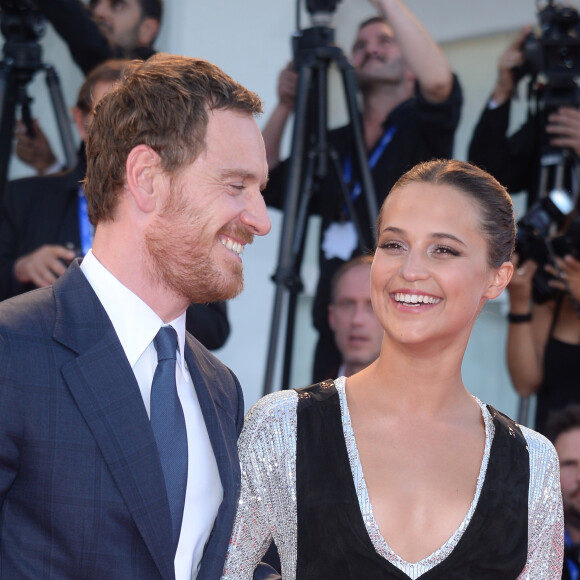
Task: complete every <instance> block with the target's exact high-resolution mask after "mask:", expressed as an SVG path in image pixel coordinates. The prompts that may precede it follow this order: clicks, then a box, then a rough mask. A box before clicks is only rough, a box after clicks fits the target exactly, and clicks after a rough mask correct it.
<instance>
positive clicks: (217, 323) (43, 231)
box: [0, 59, 230, 349]
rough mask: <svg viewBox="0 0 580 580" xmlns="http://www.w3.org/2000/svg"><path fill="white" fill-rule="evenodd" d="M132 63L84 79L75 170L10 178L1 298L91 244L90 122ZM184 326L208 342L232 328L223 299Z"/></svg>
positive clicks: (105, 67) (191, 314) (52, 274)
mask: <svg viewBox="0 0 580 580" xmlns="http://www.w3.org/2000/svg"><path fill="white" fill-rule="evenodd" d="M128 63H129V61H128V60H122V59H112V60H108V61H106V62H104V63H102V64H100V65H99V66H97V67H95V68H94V69H93V70H92V71H91V72H90V73H89V74H88V76H87V78H86V79H85V82H84V83H83V84H82V86H81V89H80V91H79V95H78V99H77V104H76V106H75V107H74V108H73V111H72V112H73V118H74V121H75V125H76V128H77V130H78V133H79V135H80V137H81V140H82V145H81V150H80V154H79V163H78V165H77V167H76V168H75V169H74V170H73V171H70V172H67V173H61V174H59V175H51V176H43V177H33V178H26V179H19V180H16V181H11V182H8V184H7V188H6V192H5V194H4V196H3V199H2V204H1V205H0V300H4V299H6V298H10V297H12V296H16V295H17V294H22V293H23V292H27V291H29V290H33V289H34V288H39V287H42V286H48V285H50V284H53V283H54V282H55V281H56V279H57V278H58V277H59V276H60V275H61V274H63V273H64V271H65V269H66V267H67V266H68V265H69V264H70V262H71V261H72V260H73V259H74V258H75V257H77V256H84V255H85V254H86V253H87V252H88V250H89V249H90V247H91V245H92V241H93V228H92V226H91V224H90V222H89V218H88V215H87V211H86V198H85V194H84V191H83V188H82V187H81V185H80V181H81V180H82V179H83V178H84V176H85V172H86V156H85V147H84V142H85V139H86V135H87V127H88V125H89V123H90V122H91V119H92V116H93V109H94V108H95V106H96V104H97V103H98V102H99V101H100V99H101V98H102V97H103V96H104V95H105V94H106V93H107V92H109V91H110V90H111V89H112V88H113V86H114V84H115V83H116V82H118V81H119V79H120V78H121V74H122V72H123V70H124V69H125V67H126V66H127V64H128ZM186 329H187V330H188V331H189V332H190V333H191V334H193V335H194V336H195V337H196V338H197V339H198V340H199V341H200V342H201V343H202V344H203V345H204V346H205V347H206V348H209V349H217V348H220V347H221V346H223V345H224V343H225V341H226V340H227V338H228V336H229V332H230V325H229V321H228V317H227V306H226V304H225V302H212V303H210V304H207V305H205V304H192V305H191V306H190V307H189V308H188V309H187V316H186Z"/></svg>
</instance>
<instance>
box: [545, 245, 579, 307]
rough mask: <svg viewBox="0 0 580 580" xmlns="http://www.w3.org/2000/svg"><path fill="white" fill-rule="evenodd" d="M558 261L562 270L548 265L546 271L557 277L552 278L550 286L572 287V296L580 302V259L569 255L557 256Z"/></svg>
mask: <svg viewBox="0 0 580 580" xmlns="http://www.w3.org/2000/svg"><path fill="white" fill-rule="evenodd" d="M556 262H557V264H558V268H559V269H560V272H558V269H557V268H554V266H552V265H550V264H547V265H546V271H547V272H549V273H550V274H552V275H553V276H555V277H556V279H555V280H550V282H549V284H550V286H551V287H552V288H556V289H558V290H568V289H570V292H571V293H572V296H573V297H574V298H575V299H576V300H577V301H579V302H580V261H578V260H577V259H576V258H574V256H570V255H568V256H564V257H563V258H556Z"/></svg>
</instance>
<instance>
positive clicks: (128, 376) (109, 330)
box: [0, 54, 270, 580]
mask: <svg viewBox="0 0 580 580" xmlns="http://www.w3.org/2000/svg"><path fill="white" fill-rule="evenodd" d="M260 110H261V103H260V100H259V98H258V97H257V95H255V94H254V93H252V92H250V91H248V90H247V89H245V88H244V87H242V86H241V85H239V84H238V83H236V82H235V81H233V80H232V79H231V78H230V77H228V76H227V75H225V74H224V73H223V72H222V71H221V70H220V69H218V68H217V67H215V66H214V65H212V64H210V63H208V62H206V61H202V60H198V59H192V58H184V57H178V56H170V55H163V54H160V55H157V56H155V57H153V58H151V59H149V60H148V61H146V62H144V63H139V62H135V63H133V64H132V65H131V66H130V69H129V71H128V74H127V75H126V77H125V79H124V80H123V81H122V82H121V83H120V84H119V85H118V86H117V87H116V89H115V90H114V91H113V92H111V93H109V94H108V95H107V96H105V97H104V98H103V99H102V100H101V102H100V103H99V106H98V107H97V109H96V111H95V116H94V119H93V122H92V124H91V127H90V130H89V135H88V140H87V161H88V167H87V178H86V181H85V184H84V185H85V194H86V197H87V202H88V214H89V217H90V219H91V221H92V223H93V224H94V225H95V226H96V229H95V235H94V241H93V247H92V250H91V251H90V252H89V253H88V254H87V256H86V257H85V258H84V259H83V261H82V263H81V264H80V263H79V262H78V261H76V262H73V264H72V265H71V266H70V267H69V268H68V269H67V271H66V272H65V273H64V274H63V275H62V276H61V277H60V278H59V279H58V280H57V281H56V282H55V284H54V286H51V287H47V288H41V289H39V290H36V291H34V292H29V293H27V294H24V295H22V296H19V297H16V298H14V299H10V300H7V301H4V302H3V303H2V304H1V305H0V368H1V369H2V370H1V371H0V465H2V468H1V469H0V514H1V518H0V522H1V524H0V538H2V539H1V543H0V568H1V569H2V571H3V573H5V575H6V576H7V577H11V578H40V577H55V578H56V577H58V578H79V577H90V578H108V579H117V578H118V579H126V578H139V579H144V578H164V579H171V578H177V579H178V580H185V579H189V578H200V579H201V578H203V580H211V579H214V578H216V579H217V578H219V577H220V574H221V571H222V566H223V560H224V558H225V553H226V549H227V545H228V541H229V535H230V532H231V525H232V521H233V517H234V511H235V507H236V503H237V499H238V492H239V477H240V475H239V462H238V459H237V452H236V439H237V435H238V433H239V431H240V429H241V426H242V419H243V400H242V394H241V389H240V386H239V383H238V381H237V379H236V377H235V375H234V374H233V373H232V372H231V371H230V370H229V369H227V368H226V367H225V366H224V365H222V364H221V363H220V362H219V361H218V360H217V359H215V358H214V357H213V356H212V355H211V354H210V353H209V352H208V351H207V350H206V349H204V348H203V347H202V346H201V345H200V344H199V343H198V342H197V341H195V339H193V338H192V337H191V336H190V335H188V334H186V332H185V310H186V308H187V306H188V305H189V303H190V302H208V301H215V300H226V299H229V298H232V297H233V296H235V295H236V294H237V293H238V292H240V291H241V289H242V285H243V276H242V258H241V255H242V252H243V250H244V247H245V245H246V244H249V243H251V242H252V240H253V237H254V236H255V235H264V234H266V233H268V231H269V230H270V221H269V218H268V214H267V212H266V208H265V205H264V201H263V199H262V195H261V190H262V188H263V187H264V185H265V182H266V179H267V165H266V157H265V149H264V143H263V140H262V137H261V134H260V131H259V129H258V126H257V124H256V122H255V120H254V115H255V114H256V113H258V112H260ZM162 335H163V336H168V335H172V336H173V340H176V343H175V342H173V343H172V344H171V342H170V343H169V344H170V346H169V347H167V348H165V347H163V346H162V345H163V343H164V340H161V338H162ZM162 351H163V352H166V353H168V354H167V355H166V354H162ZM158 358H159V362H158V360H157V359H158ZM168 359H174V360H175V362H173V361H172V360H168ZM167 363H169V364H170V366H169V367H168V366H167ZM167 368H170V371H169V372H167ZM161 369H163V370H161ZM162 377H163V378H162ZM161 384H163V387H162V388H164V389H165V388H169V387H168V386H170V385H171V384H172V387H171V388H170V390H168V391H163V392H167V393H172V395H171V396H172V397H174V401H172V402H171V404H172V405H173V407H172V409H171V410H172V412H174V414H172V415H169V414H167V413H166V409H165V408H164V410H163V411H162V412H161V411H159V409H160V407H159V405H160V402H159V398H157V399H155V398H154V394H153V393H154V392H159V391H158V389H159V388H161V387H160V385H161ZM171 389H172V391H171ZM168 399H169V396H168V397H165V398H163V397H162V398H161V404H163V405H165V404H166V402H167V400H168ZM154 415H155V417H156V421H155V425H154V421H153V417H154ZM159 416H163V418H164V420H166V419H167V421H166V422H165V423H163V429H166V431H167V433H169V432H173V431H172V430H174V429H175V433H176V435H175V438H174V440H173V441H171V440H170V442H169V443H170V445H169V446H167V445H164V443H163V437H164V435H166V433H165V434H164V432H163V429H162V430H161V431H160V429H159V427H158V425H159V419H158V417H159ZM150 418H151V421H150ZM176 425H179V427H176ZM167 447H169V450H167ZM172 447H173V448H174V450H175V453H173V454H171V451H172V449H171V448H172ZM177 450H185V451H183V452H181V451H180V452H177ZM175 474H177V475H175ZM179 474H182V475H183V478H182V480H180V481H179V482H178V484H176V483H175V481H177V479H179V477H180V475H179ZM178 476H179V477H178ZM176 490H177V491H176ZM180 490H181V491H180ZM176 506H177V508H176Z"/></svg>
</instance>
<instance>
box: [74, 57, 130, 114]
mask: <svg viewBox="0 0 580 580" xmlns="http://www.w3.org/2000/svg"><path fill="white" fill-rule="evenodd" d="M130 62H131V61H130V60H124V59H116V58H112V59H110V60H106V61H105V62H103V63H101V64H100V65H99V66H97V67H95V68H94V69H93V70H92V71H91V72H90V73H89V74H88V75H87V77H86V78H85V82H84V83H83V84H82V85H81V88H80V91H79V96H78V98H77V107H78V108H79V109H80V110H81V111H82V112H83V113H84V114H85V115H89V114H90V113H92V112H93V104H94V103H93V101H94V99H93V92H94V90H95V87H96V85H97V83H102V82H105V83H114V82H117V81H119V80H121V75H122V74H123V71H124V70H125V68H126V67H127V65H128V64H129V63H130Z"/></svg>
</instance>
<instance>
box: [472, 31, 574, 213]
mask: <svg viewBox="0 0 580 580" xmlns="http://www.w3.org/2000/svg"><path fill="white" fill-rule="evenodd" d="M531 31H532V28H531V27H529V26H527V27H524V28H522V29H521V30H520V31H519V32H518V34H517V35H516V36H515V38H514V40H513V41H512V42H511V43H510V45H509V46H508V47H507V48H506V49H505V51H504V52H503V53H502V54H501V55H500V57H499V60H498V75H497V80H496V83H495V85H494V87H493V91H492V94H491V97H490V98H489V100H488V102H487V103H486V105H485V108H484V110H483V111H482V113H481V117H480V118H479V121H478V123H477V126H476V127H475V130H474V132H473V136H472V138H471V142H470V144H469V160H470V161H473V162H474V163H477V164H478V165H480V166H481V167H483V168H484V169H485V170H486V171H489V172H490V173H491V174H492V175H493V176H494V177H495V178H496V179H497V180H498V181H500V182H501V183H502V184H503V185H505V186H506V187H507V189H508V191H510V192H512V193H517V192H520V191H525V192H526V193H527V205H528V207H529V206H530V205H532V204H533V202H534V201H536V199H537V198H538V194H539V193H540V191H539V190H540V188H541V187H542V186H541V183H540V181H541V180H540V172H541V168H542V164H541V157H542V155H543V154H544V153H546V152H547V151H548V150H550V149H551V151H552V152H553V151H558V150H560V151H562V152H564V153H571V154H570V155H566V157H565V158H564V161H565V165H564V167H565V172H564V173H565V175H564V182H565V184H566V185H567V186H569V187H571V186H572V185H573V184H574V187H575V188H576V189H575V190H574V191H573V194H574V195H576V194H577V188H578V185H577V183H576V184H575V183H574V182H575V180H576V176H577V174H578V173H577V172H578V156H580V110H579V109H578V107H577V106H571V104H572V103H571V102H570V103H569V104H567V105H563V106H559V107H557V108H554V109H553V110H552V111H551V112H550V114H549V115H548V117H547V118H542V116H541V115H538V114H533V113H532V114H530V116H529V117H528V119H527V120H526V122H525V123H524V124H523V125H522V126H521V127H520V128H519V129H518V130H517V131H515V132H514V133H512V134H510V135H508V131H509V125H510V110H511V105H512V100H513V99H514V97H517V95H516V89H517V84H518V81H519V79H520V76H521V75H520V74H519V72H518V71H521V70H522V67H523V66H524V64H525V59H526V57H525V54H524V44H525V41H526V38H527V37H528V35H529V34H530V32H531ZM546 88H547V87H545V86H542V85H541V84H537V85H536V88H535V90H536V91H537V95H538V97H539V100H540V101H542V91H546ZM564 94H565V92H564V93H562V95H560V96H558V99H559V102H562V99H563V95H564ZM558 99H555V100H554V102H558ZM574 99H577V96H575V95H574ZM530 111H531V109H530ZM574 174H576V175H574ZM547 183H548V186H549V185H550V183H554V184H555V183H556V182H555V180H553V181H552V182H551V181H550V180H548V182H547ZM550 189H551V187H548V188H547V190H546V192H545V193H549V190H550Z"/></svg>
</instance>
